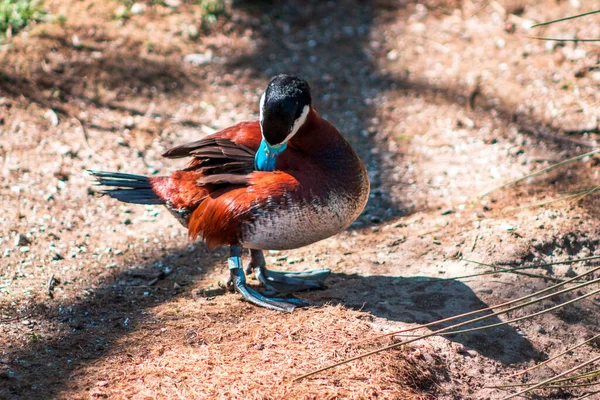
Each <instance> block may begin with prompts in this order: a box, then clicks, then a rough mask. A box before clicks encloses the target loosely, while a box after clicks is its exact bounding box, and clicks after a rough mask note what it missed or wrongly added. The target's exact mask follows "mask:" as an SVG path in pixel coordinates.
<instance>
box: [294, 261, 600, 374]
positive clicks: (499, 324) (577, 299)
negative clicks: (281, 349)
mask: <svg viewBox="0 0 600 400" xmlns="http://www.w3.org/2000/svg"><path fill="white" fill-rule="evenodd" d="M599 268H600V267H599ZM598 282H600V278H599V279H594V280H592V281H589V282H585V283H582V284H579V285H576V286H574V287H572V288H568V289H564V290H561V291H559V292H556V293H552V294H550V295H547V296H543V297H541V298H539V299H535V300H532V301H529V302H527V303H525V304H523V305H520V306H514V307H511V308H508V309H506V310H504V311H500V312H495V313H492V314H488V315H484V316H482V317H478V318H474V319H472V320H468V321H464V322H460V323H457V324H454V325H451V326H448V327H446V328H442V329H438V330H435V331H433V332H430V333H428V334H424V335H421V336H419V337H416V338H413V339H409V340H406V341H404V342H400V343H394V344H392V345H389V346H385V347H381V348H378V349H375V350H372V351H369V352H366V353H363V354H359V355H357V356H354V357H350V358H347V359H345V360H342V361H339V362H337V363H334V364H331V365H328V366H326V367H323V368H319V369H317V370H314V371H311V372H308V373H306V374H303V375H301V376H298V377H296V378H294V381H300V380H302V379H304V378H307V377H309V376H312V375H315V374H318V373H321V372H323V371H327V370H329V369H332V368H335V367H338V366H340V365H343V364H347V363H349V362H352V361H355V360H358V359H361V358H364V357H368V356H371V355H374V354H377V353H381V352H383V351H386V350H391V349H394V348H396V347H400V346H405V345H407V344H410V343H413V342H416V341H418V340H422V339H426V338H429V337H431V336H436V335H440V334H442V333H444V334H446V335H448V334H451V335H452V334H457V333H464V332H474V331H480V330H483V329H489V328H494V327H498V326H502V325H507V324H511V323H514V322H519V321H523V320H525V319H529V318H533V317H536V316H539V315H542V314H545V313H548V312H550V311H554V310H557V309H559V308H561V307H564V306H567V305H569V304H573V303H575V302H577V301H580V300H583V299H585V298H588V297H590V296H593V295H595V294H597V293H600V289H596V290H593V291H591V292H589V293H586V294H584V295H581V296H579V297H576V298H574V299H571V300H568V301H565V302H563V303H560V304H557V305H556V306H553V307H550V308H547V309H543V310H541V311H538V312H535V313H533V314H529V315H525V316H523V317H519V318H514V319H511V320H508V321H505V322H500V323H496V324H491V325H486V326H481V327H476V328H471V329H466V330H460V331H452V329H456V328H459V327H461V326H465V325H470V324H472V323H474V322H479V321H483V320H485V319H488V318H492V317H498V315H500V314H506V313H508V312H510V311H514V310H516V309H519V308H523V307H526V306H528V305H531V304H535V303H537V302H540V301H542V300H546V299H548V298H551V297H554V296H557V295H559V294H563V293H567V292H570V291H574V290H576V289H579V288H582V287H584V286H589V285H591V284H594V283H598ZM436 323H439V321H436ZM448 331H451V332H448ZM388 336H389V335H388ZM599 358H600V356H599ZM569 372H572V371H569ZM562 376H564V375H561V376H558V378H560V377H562Z"/></svg>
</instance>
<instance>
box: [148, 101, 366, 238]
mask: <svg viewBox="0 0 600 400" xmlns="http://www.w3.org/2000/svg"><path fill="white" fill-rule="evenodd" d="M210 138H222V139H229V140H231V141H233V142H235V143H236V144H239V145H243V146H245V147H247V148H249V149H251V150H253V151H254V152H256V151H257V149H258V148H259V145H260V141H261V139H262V136H261V130H260V124H259V122H258V121H256V122H243V123H240V124H237V125H234V126H232V127H230V128H227V129H224V130H222V131H220V132H217V133H215V134H214V135H211V136H210ZM199 143H201V141H198V142H194V143H189V144H186V145H183V146H180V147H178V148H175V149H173V150H171V151H170V152H168V153H166V155H167V157H168V156H172V157H183V156H186V155H189V156H193V154H192V152H193V151H194V149H195V148H197V145H198V144H199ZM347 152H351V154H354V151H353V150H352V148H351V147H350V145H349V144H348V143H347V142H346V141H345V140H344V139H343V137H342V136H341V135H340V134H339V132H338V131H337V129H336V128H335V127H333V125H331V124H330V123H328V122H327V121H325V120H323V119H321V118H320V117H319V116H318V114H317V113H316V112H315V111H314V110H311V111H310V113H309V116H308V118H307V120H306V123H305V124H304V125H303V126H302V128H301V129H300V130H299V131H298V133H297V134H296V135H295V136H294V137H292V139H291V140H290V141H289V145H288V150H286V151H285V152H283V153H282V154H281V155H280V156H279V158H278V160H277V165H276V171H273V172H261V171H253V172H249V173H247V174H246V175H245V179H246V180H245V184H228V185H223V184H220V185H213V184H202V183H199V180H201V179H202V178H203V176H204V175H203V174H202V173H201V172H198V171H199V170H200V169H201V167H202V163H203V160H202V159H201V158H193V159H192V160H190V162H189V163H188V165H187V167H186V170H180V171H176V172H175V173H173V174H172V175H171V176H170V177H168V178H167V177H165V178H151V183H152V187H153V189H154V191H155V192H156V193H157V194H158V195H159V196H160V197H161V198H162V199H163V200H165V201H166V202H167V204H169V205H171V206H172V207H173V208H175V209H186V210H187V211H188V215H189V217H188V220H187V227H188V231H189V237H190V238H191V239H195V238H196V237H202V238H203V239H204V240H205V241H206V243H207V245H208V247H209V248H212V247H215V246H218V245H233V244H237V243H239V242H240V239H241V237H240V235H241V229H242V225H243V224H244V223H251V222H252V218H253V217H254V213H253V212H254V211H255V210H257V209H259V210H263V209H265V210H266V209H267V208H268V203H270V204H282V203H284V202H286V201H288V199H284V197H285V196H288V197H289V196H292V200H293V199H294V196H295V198H303V199H312V198H318V197H319V196H320V194H323V196H325V195H326V194H327V193H328V192H329V191H330V189H331V186H332V185H340V184H344V183H345V181H346V178H345V177H346V176H347V174H356V175H358V174H360V173H362V172H363V171H364V166H363V165H362V163H360V161H356V162H352V163H351V164H352V165H344V164H341V165H340V160H348V159H349V158H348V157H343V155H344V154H345V153H347ZM188 153H190V154H188ZM340 155H342V157H340ZM357 160H358V159H357ZM333 165H334V166H335V167H332V166H333ZM325 171H327V172H326V173H325ZM338 171H339V172H338ZM326 174H327V175H326Z"/></svg>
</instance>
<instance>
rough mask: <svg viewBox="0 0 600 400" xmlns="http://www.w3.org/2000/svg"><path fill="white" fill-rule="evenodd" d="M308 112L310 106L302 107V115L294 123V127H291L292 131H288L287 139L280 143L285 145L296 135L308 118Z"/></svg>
mask: <svg viewBox="0 0 600 400" xmlns="http://www.w3.org/2000/svg"><path fill="white" fill-rule="evenodd" d="M309 111H310V106H309V105H306V106H304V108H303V109H302V114H300V116H299V117H298V119H297V120H295V121H294V125H292V130H291V131H290V134H289V135H287V137H286V138H285V140H284V141H283V142H282V143H287V142H288V140H290V139H291V138H292V137H293V136H294V135H295V134H296V133H298V130H299V129H300V127H301V126H302V125H304V123H305V122H306V117H308V112H309Z"/></svg>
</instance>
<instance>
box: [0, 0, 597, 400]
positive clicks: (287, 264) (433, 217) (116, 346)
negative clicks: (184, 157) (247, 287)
mask: <svg viewBox="0 0 600 400" xmlns="http://www.w3.org/2000/svg"><path fill="white" fill-rule="evenodd" d="M157 3H158V2H152V1H148V2H146V3H144V4H145V8H144V9H143V10H142V11H143V12H142V13H139V14H132V15H130V16H129V17H128V18H125V19H118V18H115V13H116V12H117V9H118V8H119V7H120V6H121V5H122V3H119V2H117V1H109V2H95V1H89V0H82V1H75V0H65V1H58V0H54V1H52V0H48V1H46V7H47V9H48V10H49V11H50V13H51V15H54V16H55V17H56V16H61V18H54V20H53V21H52V20H51V21H48V22H43V23H38V24H36V25H35V26H32V27H30V28H29V29H27V30H26V31H24V32H22V33H20V34H19V35H17V36H15V37H13V38H12V39H10V40H9V41H8V42H7V43H5V44H4V45H2V48H1V50H0V65H2V68H0V201H1V205H2V206H1V207H0V221H1V224H0V250H1V251H0V398H3V399H4V398H6V399H36V398H44V399H48V398H58V399H88V398H110V399H119V398H131V399H146V398H148V399H150V398H186V399H192V398H197V399H204V398H207V399H209V398H223V399H225V398H240V399H241V398H243V399H279V398H288V399H292V398H294V399H295V398H298V399H302V398H306V399H315V398H352V399H364V398H382V399H413V398H414V399H500V398H502V397H504V396H506V395H507V394H509V393H511V392H510V391H508V392H507V391H505V390H501V389H497V388H494V386H497V385H502V384H511V383H513V384H514V383H521V382H537V381H540V380H542V379H544V378H548V377H550V376H552V375H553V374H555V373H557V372H559V371H561V370H565V369H567V368H569V367H571V366H574V365H576V364H577V363H578V362H582V361H585V360H587V359H589V358H591V357H593V356H596V355H598V354H600V350H599V349H598V347H597V346H596V344H592V345H590V346H584V347H582V348H580V349H578V350H577V351H575V352H574V353H573V354H572V355H571V356H570V357H567V358H564V359H561V361H557V362H554V363H551V364H549V365H548V367H546V368H540V369H539V370H537V371H536V372H534V373H531V374H529V375H526V376H524V377H523V378H518V379H512V378H508V377H509V375H511V374H513V373H514V372H516V371H519V370H521V369H523V368H526V367H528V366H531V365H534V364H535V363H536V362H539V361H541V360H543V359H545V358H547V357H551V356H552V355H555V354H558V353H560V352H561V351H563V350H564V349H566V348H567V346H570V345H573V344H575V343H577V342H580V341H582V340H584V339H587V338H589V337H591V336H592V335H593V334H595V333H597V331H598V325H599V324H598V318H597V313H598V311H599V307H600V297H598V296H596V297H591V298H589V299H588V300H586V301H583V302H580V303H577V304H575V305H572V306H570V307H567V308H565V309H562V310H560V311H559V312H554V313H549V314H545V315H543V316H540V317H537V318H535V319H532V320H526V321H523V322H520V323H515V324H511V325H509V326H505V327H501V328H495V329H493V330H489V331H481V332H478V333H473V334H460V335H455V336H453V337H449V338H442V337H432V338H429V339H427V340H424V341H421V342H417V343H414V344H412V345H409V346H407V347H403V348H400V349H396V350H393V351H388V352H384V353H382V354H379V355H376V356H372V357H369V358H366V359H363V360H361V361H357V362H352V363H350V364H347V365H345V366H342V367H339V368H336V369H333V370H330V371H327V372H325V373H322V374H319V375H316V376H314V377H311V378H308V379H305V380H303V381H301V382H293V381H292V378H293V377H295V376H298V375H300V374H302V373H305V372H308V371H310V370H311V369H315V368H319V367H322V366H325V365H328V364H330V363H332V362H335V361H339V360H341V359H344V358H346V357H348V356H351V355H355V354H358V353H360V352H363V351H366V350H369V349H372V348H375V347H376V346H380V345H385V344H389V343H391V342H390V339H379V340H375V339H376V338H377V335H379V334H381V333H383V332H389V331H391V330H397V329H401V328H404V327H410V326H414V325H415V324H423V323H427V322H431V321H434V320H436V319H439V318H444V317H449V316H452V315H456V314H459V313H463V312H467V311H472V310H476V309H479V308H483V307H486V306H488V305H494V304H499V303H501V302H504V301H507V300H511V299H515V298H517V297H520V296H523V295H526V294H530V293H533V292H534V291H536V290H539V289H542V288H544V287H547V286H549V285H551V284H552V283H553V282H552V279H561V278H565V277H566V276H572V275H573V273H581V272H583V271H585V270H586V269H588V268H590V265H593V264H590V263H588V264H584V263H578V264H574V265H572V266H560V265H557V266H554V267H548V268H545V269H534V270H531V271H530V272H532V273H536V274H538V275H541V276H546V277H547V278H548V279H543V278H535V277H527V276H522V275H516V274H496V275H486V276H482V277H474V278H470V279H462V280H440V279H437V278H450V277H457V276H462V275H467V274H473V273H478V272H483V271H485V270H487V269H486V267H483V266H480V265H477V264H474V263H470V262H466V261H464V260H465V259H468V260H475V261H479V262H485V263H494V264H497V265H508V266H516V265H529V264H534V263H542V262H552V261H562V260H568V259H573V258H579V257H585V256H590V255H597V254H600V229H599V228H598V224H597V223H596V218H598V217H599V216H600V199H599V196H597V195H593V194H592V195H590V196H587V197H585V198H583V199H582V200H580V201H578V202H556V203H552V204H549V205H547V206H545V207H523V206H530V205H535V204H538V203H540V202H548V201H551V200H555V199H560V198H561V197H562V196H564V193H565V192H569V191H573V190H580V189H584V188H591V187H594V186H597V184H596V183H595V182H597V178H598V174H599V171H600V165H599V163H598V162H597V160H596V159H595V158H591V159H589V158H586V159H584V160H582V161H581V162H578V163H575V164H571V165H570V166H569V167H568V168H563V169H559V170H556V171H553V172H551V173H549V174H545V175H543V176H541V177H539V178H536V179H530V180H528V181H526V182H524V183H523V184H521V185H518V186H516V187H511V188H507V189H503V190H500V191H496V192H494V193H493V194H492V195H490V196H487V197H484V198H483V199H478V195H479V194H481V193H483V192H485V191H486V190H489V189H492V188H494V187H496V186H498V185H500V184H502V183H504V182H506V181H508V180H511V179H515V178H518V177H520V176H522V175H523V174H526V173H528V172H532V171H534V170H537V169H540V168H543V167H545V166H548V165H551V164H553V163H556V162H560V161H562V160H566V159H568V158H569V157H572V156H575V155H578V154H582V153H585V152H587V151H590V150H592V149H593V148H595V147H596V146H597V139H598V133H599V130H598V129H599V128H598V127H599V121H598V118H599V117H600V113H599V109H598V103H599V102H600V95H599V94H598V93H599V91H598V89H599V87H600V69H598V61H599V55H600V47H599V45H598V44H595V43H577V44H574V43H566V44H564V45H562V44H561V45H557V44H556V43H554V42H545V41H536V40H533V39H530V38H528V37H527V36H530V35H536V36H546V37H561V38H575V37H577V38H598V37H600V20H599V19H598V17H596V16H591V17H587V18H585V19H578V20H575V21H571V22H565V23H561V24H556V25H550V26H549V27H546V28H536V29H530V30H527V29H526V28H527V26H529V25H531V23H534V22H541V21H545V20H549V19H554V18H558V17H562V16H567V15H573V14H578V13H582V12H586V11H590V10H592V9H593V5H592V4H588V2H579V1H568V2H567V1H555V0H552V1H550V0H541V1H528V0H520V1H519V0H507V1H498V2H496V1H492V2H490V3H489V4H487V6H485V7H484V8H481V6H482V5H483V3H484V2H482V1H481V2H480V1H478V2H475V3H473V2H471V1H448V0H428V1H423V2H409V1H392V0H377V1H370V2H369V1H358V0H357V1H350V0H349V1H337V2H336V1H328V2H322V1H286V2H283V1H273V2H267V1H261V2H243V1H234V2H233V3H231V4H228V15H226V16H222V17H220V18H219V20H218V22H217V23H216V24H215V25H212V26H208V27H206V26H202V25H201V24H200V23H199V21H200V15H199V11H198V7H197V6H195V5H194V4H193V3H192V2H185V1H183V2H178V1H170V2H168V3H170V4H172V7H168V6H165V5H160V4H157ZM194 54H195V55H196V56H192V57H190V56H189V55H194ZM186 56H187V57H186ZM281 72H289V73H296V74H299V75H301V76H303V77H304V78H306V79H307V80H308V81H309V83H310V84H311V86H312V90H313V97H314V99H315V108H316V109H317V110H318V111H319V112H320V113H321V114H322V115H324V116H325V117H326V118H327V119H329V120H330V121H332V122H333V123H334V124H336V125H337V126H338V127H339V128H340V130H341V131H342V132H343V133H344V135H345V136H346V137H347V138H348V139H349V140H350V141H351V143H352V144H353V146H354V147H355V148H356V149H357V151H358V152H359V154H360V156H361V158H362V159H363V161H364V162H365V164H366V165H367V168H368V170H369V174H370V177H371V180H372V188H371V189H372V191H371V195H370V201H369V204H368V205H367V208H366V210H365V212H364V213H363V214H362V216H361V217H360V218H359V219H358V220H357V221H356V222H355V223H354V224H353V225H352V226H351V227H350V228H349V229H348V230H347V231H346V232H343V233H341V234H339V235H337V236H336V237H333V238H330V239H327V240H324V241H322V242H319V243H317V244H314V245H311V246H308V247H306V248H302V249H298V250H294V251H282V252H269V254H268V257H267V261H268V263H269V264H270V266H271V267H272V268H274V269H279V270H307V269H311V268H315V267H328V268H331V269H332V270H333V274H332V277H331V278H330V279H329V281H328V289H326V290H323V291H318V292H310V293H305V294H300V295H299V296H300V297H302V298H304V299H307V300H308V301H310V302H311V304H313V305H314V307H310V308H307V309H298V310H296V311H295V312H293V313H291V314H285V315H283V314H279V313H276V312H273V311H269V310H266V309H261V308H257V307H254V306H252V305H249V304H248V303H245V302H243V301H242V300H241V299H240V296H239V295H237V294H234V293H229V292H227V291H226V290H225V289H223V288H222V286H223V282H225V280H226V278H227V274H228V272H227V269H226V266H225V257H226V251H225V249H218V250H216V251H213V252H208V251H207V249H206V247H205V246H204V244H202V243H199V242H198V243H189V242H188V241H187V237H186V232H185V231H184V230H183V229H182V227H181V226H180V225H179V224H178V222H177V221H175V220H174V219H173V218H172V217H171V216H170V215H169V213H168V212H167V211H166V210H165V209H163V208H160V207H151V206H148V207H144V206H135V205H124V204H118V203H116V202H115V201H114V200H112V199H109V198H101V197H98V196H97V195H95V194H94V193H92V191H90V189H89V188H90V184H91V180H90V178H89V177H87V176H86V175H85V174H84V171H85V170H86V169H100V170H111V171H112V170H114V171H125V172H131V173H138V174H168V173H170V172H171V171H173V170H174V169H176V168H178V167H180V166H181V165H182V164H181V163H178V162H173V161H167V160H164V159H161V157H160V154H161V153H162V152H163V151H164V150H166V149H167V148H169V147H170V146H172V145H175V144H181V143H183V142H185V141H190V140H197V139H199V138H200V137H202V136H204V135H206V134H208V133H210V132H213V131H215V130H218V129H221V128H225V127H227V126H229V125H231V124H233V123H235V122H238V121H242V120H246V119H256V118H257V116H258V99H259V96H260V94H261V91H262V89H263V88H264V86H265V84H266V82H267V81H268V79H269V77H270V76H272V75H274V74H277V73H281ZM254 282H256V281H254ZM572 296H573V295H566V296H563V299H568V298H570V297H572ZM553 304H554V303H553V302H547V303H544V304H542V305H538V306H536V307H537V308H535V307H533V308H530V309H528V310H526V311H521V310H519V311H516V312H514V313H512V314H511V315H510V317H504V316H503V317H502V319H504V320H506V319H509V318H516V317H519V316H521V315H525V314H526V313H528V312H532V311H539V310H540V309H542V308H543V307H548V306H549V305H550V306H551V305H553ZM493 322H499V318H496V319H495V321H493ZM367 339H373V340H370V341H369V340H367ZM589 390H590V389H586V388H579V389H577V388H575V389H573V390H572V391H547V390H546V391H539V392H537V393H538V395H539V397H537V398H544V399H570V398H575V397H577V396H581V395H584V394H585V393H587V392H588V391H589ZM513 391H514V389H513ZM590 398H591V397H590Z"/></svg>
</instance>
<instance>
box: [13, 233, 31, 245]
mask: <svg viewBox="0 0 600 400" xmlns="http://www.w3.org/2000/svg"><path fill="white" fill-rule="evenodd" d="M28 244H29V239H27V236H25V235H23V234H22V233H18V234H17V235H16V236H15V247H19V246H26V245H28Z"/></svg>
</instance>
